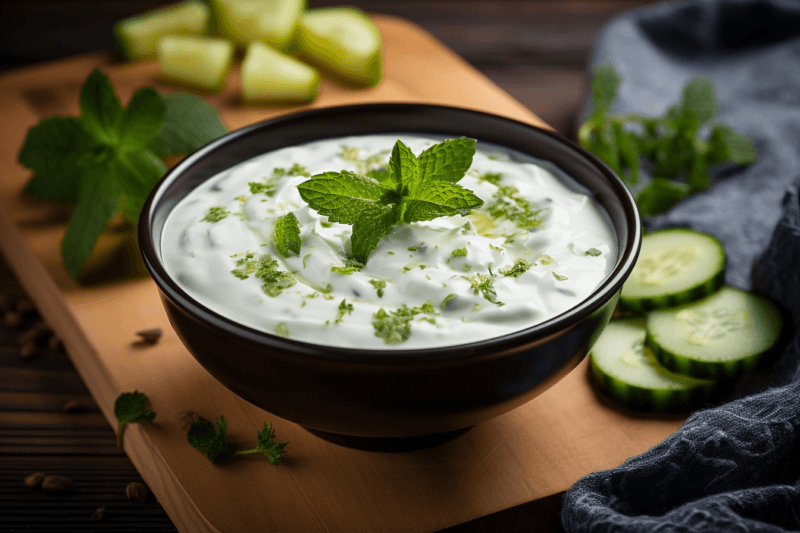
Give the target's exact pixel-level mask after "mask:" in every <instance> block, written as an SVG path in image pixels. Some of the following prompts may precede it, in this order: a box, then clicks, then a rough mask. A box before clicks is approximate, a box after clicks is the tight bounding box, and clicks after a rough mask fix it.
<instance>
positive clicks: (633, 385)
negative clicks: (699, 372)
mask: <svg viewBox="0 0 800 533" xmlns="http://www.w3.org/2000/svg"><path fill="white" fill-rule="evenodd" d="M644 340H645V326H644V319H636V318H632V319H631V318H629V319H622V320H612V321H611V322H609V324H608V326H606V329H605V331H603V334H602V335H601V336H600V338H599V339H598V340H597V342H596V343H595V345H594V346H593V347H592V350H591V352H590V353H589V358H590V359H589V362H590V363H589V364H590V366H591V370H592V375H593V376H594V377H595V378H596V380H597V382H598V383H599V384H600V387H601V388H602V389H603V390H604V391H605V392H606V393H607V394H609V395H610V396H612V397H614V398H616V399H618V400H621V401H622V402H624V403H625V404H627V405H630V406H632V407H637V408H644V409H650V410H654V411H680V410H686V409H688V408H690V407H692V406H696V405H698V404H700V403H701V402H703V401H705V400H707V399H709V398H710V397H711V396H712V395H713V394H714V392H715V386H716V383H715V382H714V381H713V380H707V379H695V378H690V377H687V376H682V375H680V374H675V373H672V372H670V371H669V370H667V369H665V368H664V367H662V366H661V365H659V364H658V362H657V361H656V360H655V358H654V357H653V354H652V353H651V352H650V350H649V348H647V347H646V346H645V344H644Z"/></svg>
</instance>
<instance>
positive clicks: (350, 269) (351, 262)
mask: <svg viewBox="0 0 800 533" xmlns="http://www.w3.org/2000/svg"><path fill="white" fill-rule="evenodd" d="M362 268H364V263H362V262H361V261H358V260H356V259H352V258H351V259H348V260H347V261H345V262H344V266H332V267H331V272H335V273H337V274H341V275H343V276H349V275H350V274H352V273H354V272H358V271H359V270H361V269H362Z"/></svg>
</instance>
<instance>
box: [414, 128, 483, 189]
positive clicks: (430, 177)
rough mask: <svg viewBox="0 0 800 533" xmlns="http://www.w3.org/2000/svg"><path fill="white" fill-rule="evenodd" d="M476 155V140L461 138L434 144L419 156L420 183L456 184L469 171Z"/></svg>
mask: <svg viewBox="0 0 800 533" xmlns="http://www.w3.org/2000/svg"><path fill="white" fill-rule="evenodd" d="M474 155H475V139H468V138H467V137H460V138H458V139H452V140H448V141H444V142H443V143H439V144H434V145H433V146H431V147H430V148H428V149H427V150H425V151H424V152H422V153H421V154H420V155H419V159H418V168H419V170H418V172H419V181H420V182H425V181H446V182H450V183H456V182H457V181H459V180H460V179H461V178H463V177H464V175H465V174H466V173H467V170H469V167H470V166H471V165H472V157H473V156H474Z"/></svg>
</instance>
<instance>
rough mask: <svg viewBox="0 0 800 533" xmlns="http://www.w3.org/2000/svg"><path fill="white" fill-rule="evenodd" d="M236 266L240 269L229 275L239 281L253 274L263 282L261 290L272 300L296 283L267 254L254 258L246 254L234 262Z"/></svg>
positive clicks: (252, 254)
mask: <svg viewBox="0 0 800 533" xmlns="http://www.w3.org/2000/svg"><path fill="white" fill-rule="evenodd" d="M236 266H238V267H240V268H234V269H233V270H231V274H233V275H234V276H236V277H237V278H239V279H247V278H248V277H250V275H251V274H253V275H254V276H255V277H256V278H259V279H261V281H263V282H264V284H263V285H261V290H262V291H264V293H265V294H266V295H267V296H270V297H272V298H274V297H275V296H278V295H279V294H280V293H282V292H283V291H284V289H288V288H289V287H291V286H293V285H294V284H295V283H297V280H295V279H294V278H293V277H292V275H291V274H289V273H288V272H285V271H283V270H280V269H279V268H278V267H279V263H278V262H277V261H276V260H275V259H273V258H272V256H271V255H269V254H263V255H260V256H258V257H256V255H255V253H253V252H247V254H246V255H245V256H244V257H242V258H241V259H239V260H238V261H236Z"/></svg>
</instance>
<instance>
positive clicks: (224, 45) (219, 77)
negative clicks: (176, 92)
mask: <svg viewBox="0 0 800 533" xmlns="http://www.w3.org/2000/svg"><path fill="white" fill-rule="evenodd" d="M233 51H234V47H233V43H231V42H230V41H228V40H227V39H218V38H215V37H195V36H188V35H187V36H183V35H176V36H172V37H165V38H163V39H161V41H159V43H158V60H159V61H160V62H161V76H162V77H163V78H165V79H167V80H170V81H173V82H176V83H180V84H183V85H189V86H191V87H197V88H199V89H205V90H207V91H219V90H221V89H222V88H223V87H224V85H225V78H226V77H227V76H228V71H230V69H231V60H232V59H233Z"/></svg>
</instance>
